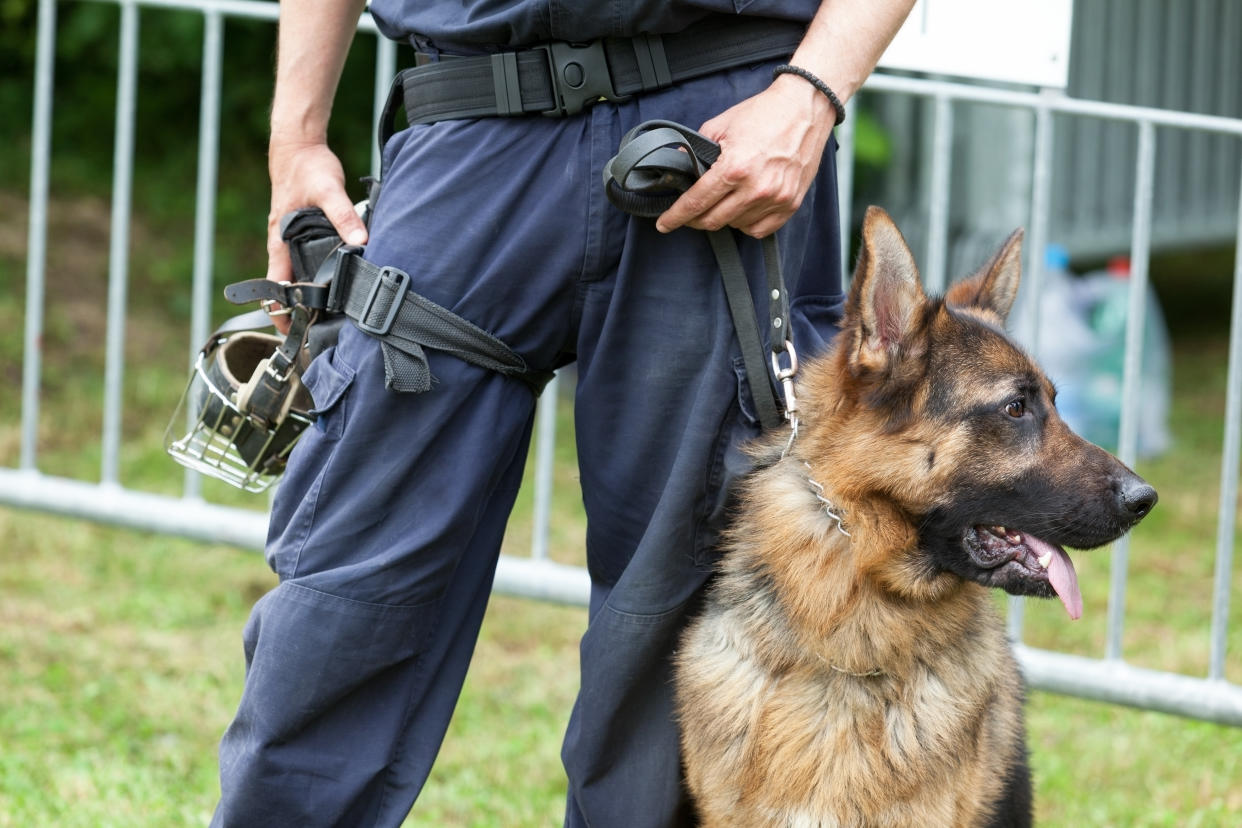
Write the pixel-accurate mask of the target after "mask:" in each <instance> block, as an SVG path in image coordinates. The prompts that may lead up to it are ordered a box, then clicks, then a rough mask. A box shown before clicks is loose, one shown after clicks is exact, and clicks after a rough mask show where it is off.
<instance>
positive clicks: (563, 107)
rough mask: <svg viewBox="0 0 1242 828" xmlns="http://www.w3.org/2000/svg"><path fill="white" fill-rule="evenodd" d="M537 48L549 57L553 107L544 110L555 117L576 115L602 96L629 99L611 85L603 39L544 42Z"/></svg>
mask: <svg viewBox="0 0 1242 828" xmlns="http://www.w3.org/2000/svg"><path fill="white" fill-rule="evenodd" d="M535 48H537V49H540V50H542V51H543V52H544V54H546V55H547V57H548V72H549V74H550V75H551V76H552V98H553V104H554V105H553V107H552V108H551V109H545V110H544V112H543V114H544V115H549V116H551V117H553V118H559V117H564V116H566V115H576V114H577V113H579V112H581V111H582V110H583V109H584V108H586V106H587V105H589V104H593V103H595V102H596V101H599V100H601V99H604V100H609V101H627V100H629V99H630V96H629V95H618V94H617V92H616V90H615V89H613V88H612V75H611V74H609V72H608V60H607V59H606V57H605V56H604V41H602V40H594V41H592V42H590V43H564V42H554V43H544V44H541V45H539V46H536V47H535Z"/></svg>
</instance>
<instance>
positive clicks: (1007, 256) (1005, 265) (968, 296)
mask: <svg viewBox="0 0 1242 828" xmlns="http://www.w3.org/2000/svg"><path fill="white" fill-rule="evenodd" d="M1021 280H1022V230H1021V229H1018V230H1014V231H1013V233H1011V234H1010V235H1009V238H1007V239H1005V243H1004V244H1003V245H1001V249H1000V252H998V253H997V254H996V255H995V256H993V257H992V261H990V262H988V263H987V265H985V266H984V268H983V269H982V270H980V271H979V272H978V273H976V274H975V275H974V276H972V277H970V278H969V279H965V280H963V281H961V282H958V283H957V284H955V285H954V286H953V287H951V288H949V292H948V293H947V294H945V297H944V298H945V301H946V302H948V303H949V304H950V305H952V306H953V307H956V308H970V307H974V308H981V309H983V310H990V311H992V312H993V313H995V314H996V315H997V316H999V317H1000V318H1001V321H1002V322H1004V321H1005V318H1006V317H1008V316H1009V310H1010V308H1012V307H1013V300H1014V299H1016V298H1017V297H1018V283H1019V282H1020V281H1021Z"/></svg>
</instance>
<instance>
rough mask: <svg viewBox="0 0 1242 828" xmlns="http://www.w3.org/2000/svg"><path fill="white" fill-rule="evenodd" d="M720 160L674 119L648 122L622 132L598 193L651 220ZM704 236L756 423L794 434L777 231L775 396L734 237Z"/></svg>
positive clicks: (769, 255) (767, 252) (767, 260)
mask: <svg viewBox="0 0 1242 828" xmlns="http://www.w3.org/2000/svg"><path fill="white" fill-rule="evenodd" d="M719 158H720V145H719V144H717V143H716V142H714V141H712V140H711V139H710V138H708V137H707V136H705V135H703V134H702V133H699V132H696V131H695V130H693V129H690V128H689V127H687V126H684V125H682V124H678V123H676V122H673V121H660V120H655V121H646V122H644V123H641V124H639V125H638V126H636V127H634V128H633V129H631V130H630V131H629V132H627V133H626V134H625V136H624V137H623V138H622V139H621V146H620V148H619V149H618V151H617V154H616V155H615V156H613V157H612V158H611V159H610V160H609V161H608V163H607V164H605V165H604V173H603V175H604V191H605V193H606V194H607V196H608V200H609V201H610V202H612V204H613V205H614V206H615V207H617V208H619V209H621V210H624V211H625V212H627V213H630V214H631V215H635V216H640V217H643V218H655V217H656V216H658V215H660V214H661V213H663V212H664V211H665V210H667V209H668V208H669V207H671V206H672V205H673V203H674V202H675V201H677V199H678V198H680V197H681V194H682V193H684V192H685V191H686V190H688V189H690V187H691V186H693V185H694V182H695V181H697V180H698V179H699V178H700V177H701V176H702V175H703V173H705V172H707V170H708V168H710V167H711V165H712V164H714V163H715V162H716V160H717V159H719ZM707 238H708V241H709V242H710V243H711V246H712V252H713V254H714V255H715V256H716V263H717V264H718V265H719V267H720V277H721V281H722V283H723V284H724V289H725V298H726V299H727V301H728V303H729V312H730V315H731V316H732V317H733V329H734V331H735V333H736V334H737V339H738V344H739V346H740V347H741V352H742V361H743V363H744V364H745V367H746V378H747V381H748V382H749V383H750V389H751V396H752V398H753V399H754V402H755V408H756V410H757V413H758V416H759V421H760V423H761V424H762V425H763V427H764V428H766V429H772V428H776V427H777V426H779V425H780V424H781V423H782V422H784V421H789V423H790V424H791V425H792V426H794V430H795V433H796V427H797V415H796V411H797V399H796V397H795V396H794V386H793V378H794V375H795V374H796V373H797V371H798V358H797V352H796V351H795V350H794V347H793V342H792V341H791V339H790V325H789V294H788V292H787V291H786V289H785V279H784V276H783V275H782V273H781V257H780V248H779V246H778V243H777V237H776V234H773V235H770V236H768V237H766V238H765V239H763V240H762V245H763V263H764V270H765V271H766V273H767V283H768V292H767V296H768V321H769V325H768V342H769V348H770V353H771V364H772V374H774V375H775V377H776V381H777V382H778V383H780V385H781V389H782V391H781V394H779V395H778V394H777V393H776V389H775V387H774V385H773V382H772V375H770V374H769V373H768V370H767V360H765V359H764V357H763V336H762V334H761V332H760V329H759V322H758V317H757V315H756V311H755V303H754V300H753V299H752V298H751V291H750V283H749V280H748V279H747V278H746V270H745V266H744V265H743V263H742V257H741V254H740V253H739V251H738V242H737V236H736V234H735V232H734V231H733V229H732V228H730V227H725V228H722V229H720V230H715V231H711V232H708V233H707ZM783 358H788V360H789V362H788V367H786V368H782V367H781V359H783ZM782 398H783V399H782ZM782 401H783V403H784V405H783V406H782Z"/></svg>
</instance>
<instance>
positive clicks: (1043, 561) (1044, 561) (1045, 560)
mask: <svg viewBox="0 0 1242 828" xmlns="http://www.w3.org/2000/svg"><path fill="white" fill-rule="evenodd" d="M1050 563H1052V553H1051V552H1045V553H1044V554H1042V555H1040V556H1039V565H1040V566H1042V567H1043V568H1044V569H1047V568H1048V564H1050Z"/></svg>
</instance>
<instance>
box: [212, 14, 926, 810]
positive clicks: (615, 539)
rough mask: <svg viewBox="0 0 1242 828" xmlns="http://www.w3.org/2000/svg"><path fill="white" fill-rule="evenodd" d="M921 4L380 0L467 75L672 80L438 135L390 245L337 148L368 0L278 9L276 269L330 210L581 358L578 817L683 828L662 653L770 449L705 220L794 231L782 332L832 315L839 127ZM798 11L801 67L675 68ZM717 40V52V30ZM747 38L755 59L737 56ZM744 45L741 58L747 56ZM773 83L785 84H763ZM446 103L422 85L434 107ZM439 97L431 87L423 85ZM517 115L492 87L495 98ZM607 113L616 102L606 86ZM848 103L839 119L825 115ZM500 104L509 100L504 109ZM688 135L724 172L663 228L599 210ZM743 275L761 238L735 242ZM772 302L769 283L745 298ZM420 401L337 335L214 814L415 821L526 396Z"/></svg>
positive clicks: (390, 227) (387, 200) (397, 214)
mask: <svg viewBox="0 0 1242 828" xmlns="http://www.w3.org/2000/svg"><path fill="white" fill-rule="evenodd" d="M911 4H912V0H883V2H880V1H878V0H824V2H822V4H821V3H819V2H817V0H753V2H750V3H741V2H737V3H727V2H722V0H667V2H658V3H657V2H647V3H624V4H622V3H607V4H606V3H600V2H589V1H588V0H507V2H502V3H501V2H489V0H465V2H462V0H427V1H426V2H418V3H415V2H402V1H401V0H373V2H372V4H371V12H372V14H373V16H374V17H375V20H376V21H377V23H378V24H379V26H380V28H381V30H382V31H383V33H384V34H385V35H387V36H389V37H391V38H394V39H396V40H399V41H405V42H411V43H413V44H414V45H415V46H416V47H417V49H418V50H419V51H420V52H421V53H423V54H425V55H427V56H428V57H427V58H425V60H429V61H431V62H438V63H442V64H443V65H444V66H446V67H448V66H450V64H451V63H452V62H453V61H455V60H460V59H462V57H463V56H477V55H498V56H499V57H497V58H495V60H496V61H497V62H499V63H503V62H504V61H505V60H508V59H509V58H507V57H506V56H507V55H509V54H511V53H518V52H519V50H522V49H524V48H527V47H531V46H533V45H535V44H541V43H548V42H561V43H575V44H583V43H590V42H592V41H596V40H598V39H600V38H611V39H613V40H612V43H611V46H610V48H611V47H615V46H616V44H617V43H618V42H620V43H622V45H624V44H625V39H632V40H633V41H638V42H637V44H636V45H634V47H633V48H634V49H635V51H636V53H639V54H641V55H643V56H650V55H652V54H653V53H654V54H656V55H657V57H656V59H655V60H653V61H651V64H650V65H653V66H655V67H656V68H655V72H656V81H657V82H656V83H654V84H652V86H653V87H657V88H651V89H650V90H648V91H645V92H642V93H640V94H635V95H632V96H630V97H628V98H627V99H625V100H620V101H603V102H599V103H594V105H591V106H587V107H586V108H584V109H583V110H582V111H581V112H577V113H575V114H565V115H564V116H563V117H541V116H539V115H526V116H517V117H515V116H513V115H512V114H510V115H502V114H499V113H498V114H496V116H495V117H488V116H487V115H484V116H482V117H468V118H466V117H458V116H457V115H456V114H455V113H451V112H450V113H449V117H445V118H443V119H430V120H428V121H426V122H422V123H416V124H415V125H414V126H412V127H409V128H407V129H404V130H403V131H401V132H399V133H397V134H396V135H395V136H394V137H393V138H392V139H391V140H389V141H388V143H387V145H386V146H385V148H384V154H383V170H384V172H383V188H382V191H381V193H380V195H379V198H378V201H377V203H376V204H375V205H374V214H373V217H372V219H371V222H370V232H369V237H368V231H367V229H366V228H364V227H363V225H362V223H361V222H360V221H359V220H358V217H357V216H356V215H355V213H354V211H353V209H352V205H351V203H350V199H349V198H348V196H347V195H346V192H345V187H344V173H343V170H342V167H341V164H340V162H339V161H338V160H337V158H336V156H335V155H334V154H333V153H332V152H331V150H330V149H329V148H328V146H327V144H326V127H327V123H328V119H329V113H330V109H331V103H332V99H333V95H334V94H335V91H336V86H337V82H338V79H339V77H340V72H341V67H342V64H343V62H344V59H345V55H346V52H347V50H348V47H349V43H350V41H351V38H352V34H353V32H354V30H355V23H356V21H357V18H358V16H359V14H360V13H361V10H362V6H363V3H362V2H360V0H284V2H283V3H282V9H281V19H280V35H279V58H278V63H277V73H276V93H275V99H274V102H273V106H272V134H271V143H270V158H269V165H270V172H271V178H272V204H271V214H270V217H269V241H268V254H269V266H268V276H269V278H272V279H277V280H281V279H288V278H289V275H290V265H289V259H288V255H287V253H286V251H285V247H284V245H283V243H282V242H281V240H280V237H279V230H278V222H279V219H280V217H281V216H282V215H284V214H285V213H287V212H289V211H291V210H293V209H295V208H299V207H304V206H308V205H316V206H319V207H321V208H322V209H323V210H324V211H325V213H326V214H327V216H328V217H329V218H330V219H331V221H332V222H333V223H334V225H335V226H336V227H337V229H338V230H339V231H340V233H341V235H342V237H343V238H345V239H346V240H347V241H349V242H352V243H356V244H363V243H365V244H366V254H365V255H366V258H367V259H368V260H369V261H372V262H375V263H378V264H382V265H392V266H395V267H399V268H401V269H402V270H404V271H406V272H408V273H409V274H410V276H411V285H410V290H413V291H416V292H418V293H421V294H423V295H424V296H426V297H428V298H430V299H431V300H433V301H435V302H438V303H439V304H441V305H444V306H446V307H448V308H450V309H451V310H453V311H454V312H456V313H458V314H460V315H461V316H463V317H465V318H466V319H469V320H470V321H472V322H473V323H475V324H476V325H478V326H480V327H482V328H484V329H485V330H487V331H489V332H491V333H493V334H495V335H496V336H498V337H499V338H500V339H501V340H503V341H504V342H506V343H507V344H508V345H509V346H510V347H511V348H512V349H513V350H515V351H516V352H518V353H519V354H521V355H522V356H523V357H524V358H525V360H526V361H527V363H528V364H529V365H530V366H531V367H533V368H536V369H539V370H550V369H555V368H559V367H562V366H564V365H566V364H568V363H570V362H576V364H577V373H578V383H577V391H576V404H575V417H576V432H577V440H578V455H579V462H580V464H581V483H582V491H583V499H584V502H585V507H586V513H587V518H588V530H587V538H586V551H587V563H588V569H589V571H590V576H591V584H592V590H591V601H590V613H589V617H590V622H589V626H588V629H587V630H586V632H585V635H584V637H583V640H582V646H581V690H580V693H579V696H578V700H577V703H576V704H575V706H574V710H573V712H572V715H571V719H570V724H569V728H568V732H567V734H566V736H565V742H564V749H563V758H564V762H565V767H566V771H567V773H568V777H569V799H568V805H567V811H566V818H565V822H566V825H573V826H578V825H586V824H590V825H593V826H613V825H616V826H626V827H627V828H632V827H633V826H646V825H651V826H663V825H673V824H688V823H689V822H690V820H692V811H691V809H690V806H689V805H688V804H687V803H686V802H685V798H684V794H683V792H682V787H681V782H680V778H679V759H678V749H677V734H676V727H675V724H674V722H673V721H672V719H671V698H670V696H671V694H670V686H669V685H670V682H669V675H670V670H669V656H670V652H671V651H672V650H673V648H674V646H675V642H676V636H677V634H678V631H679V630H680V628H681V627H682V624H683V622H684V620H685V618H686V616H687V613H688V612H690V611H691V610H692V608H693V599H694V597H695V595H696V593H697V592H698V590H699V588H700V587H701V585H702V584H703V582H704V580H705V579H706V577H707V575H708V574H709V572H710V570H711V564H712V559H713V550H714V549H715V547H716V541H717V537H718V533H719V531H720V528H721V525H722V522H723V520H724V518H725V516H726V512H727V509H726V502H725V501H726V497H727V492H728V489H729V485H730V482H731V481H732V480H734V479H735V478H736V476H737V475H739V474H741V473H743V472H744V471H745V470H746V465H747V461H746V459H745V457H744V455H743V454H742V453H741V452H740V451H739V449H738V446H739V444H740V443H742V442H744V441H745V440H746V439H748V438H751V437H754V436H755V435H756V434H757V433H758V431H759V425H758V423H757V421H756V415H755V407H754V402H753V397H752V395H751V389H750V387H749V382H748V380H747V376H746V372H745V370H744V369H743V367H742V364H741V360H740V358H739V351H738V346H737V344H736V342H737V340H736V336H735V334H734V331H733V324H732V321H731V319H730V316H729V311H728V308H727V305H726V300H725V297H724V295H723V292H722V290H721V287H720V275H719V270H718V267H717V264H716V260H715V259H714V258H713V255H712V252H711V248H710V246H709V245H708V243H707V241H706V240H705V236H704V234H702V233H699V232H696V229H717V228H721V227H724V226H732V227H735V228H737V229H738V230H740V231H742V233H744V234H748V235H750V236H754V237H763V236H766V235H769V234H771V233H773V232H775V231H776V230H777V229H778V228H781V233H780V240H781V249H782V251H783V269H784V274H785V278H786V280H787V284H788V288H789V295H790V297H791V301H792V309H791V323H792V326H793V327H792V332H793V337H794V341H795V342H796V343H797V346H798V349H799V350H800V351H801V352H803V353H804V354H807V353H813V352H814V351H816V350H818V349H819V348H822V347H823V345H824V342H825V340H826V339H827V338H828V337H830V336H831V334H832V333H833V331H834V329H833V325H834V323H835V321H836V319H837V316H838V313H839V310H840V307H839V305H840V301H841V294H840V284H841V274H840V273H839V266H838V262H839V261H840V244H841V240H840V238H839V233H838V230H837V228H838V211H837V202H836V180H835V168H834V164H833V158H832V152H831V150H832V149H834V148H835V144H833V143H832V128H833V125H834V124H835V123H836V122H837V121H838V119H839V118H840V116H841V115H842V114H843V113H841V112H838V111H837V105H838V104H840V103H841V102H844V101H847V100H849V98H850V97H851V95H852V94H853V93H854V92H855V91H856V90H857V89H858V87H859V85H860V84H861V83H862V81H863V80H864V78H865V77H866V76H867V75H868V73H869V72H870V71H871V69H872V68H873V66H874V64H875V62H876V61H877V60H878V58H879V55H880V54H881V52H882V51H883V49H884V47H885V46H886V45H887V43H888V42H889V40H890V39H891V38H892V36H893V34H894V33H895V31H896V29H897V28H898V26H899V25H900V23H901V21H902V20H903V19H904V17H905V15H906V13H907V12H908V9H909V6H910V5H911ZM791 23H792V24H793V29H794V32H795V36H794V38H793V39H792V40H791V42H790V44H789V49H788V52H789V53H788V54H785V55H783V56H781V57H780V58H775V59H774V58H763V59H755V58H754V57H748V56H747V55H745V54H732V55H728V56H727V58H728V59H727V60H726V61H725V63H726V64H727V65H725V66H724V67H723V68H719V69H717V70H715V71H711V72H709V73H707V74H702V73H699V74H696V75H695V76H693V77H688V78H686V79H682V80H678V79H676V78H672V79H670V78H669V77H668V76H667V75H668V73H667V72H665V69H664V65H663V60H664V57H663V56H664V55H665V54H667V55H668V63H669V65H670V66H673V74H676V70H677V67H676V66H674V65H673V64H675V63H676V57H677V55H681V54H688V55H690V56H692V57H693V56H696V55H701V54H711V53H712V51H713V49H714V48H715V46H716V44H718V43H720V42H722V39H727V38H729V37H732V39H734V40H737V39H738V38H737V37H736V34H737V32H738V31H744V32H749V30H747V29H744V28H743V29H738V28H737V27H748V26H749V27H755V30H756V31H758V30H760V29H762V30H764V31H770V30H772V29H773V28H779V27H780V26H782V25H783V26H786V27H788V26H790V24H791ZM722 33H723V34H722ZM748 37H749V35H748V34H744V36H743V37H742V38H741V39H742V40H747V39H748ZM734 51H735V52H736V49H735V50H734ZM778 64H789V65H791V66H794V67H797V70H796V71H794V70H785V71H783V72H782V73H780V74H776V75H774V74H773V69H774V67H776V66H777V65H778ZM430 93H431V89H430V87H428V94H430ZM412 97H414V98H416V99H417V98H418V97H419V90H418V89H417V88H415V90H414V93H413V95H412ZM497 97H498V99H499V98H503V97H504V95H503V94H501V93H498V95H497ZM618 97H619V96H618ZM834 101H835V103H834ZM502 108H503V102H502ZM657 118H658V119H667V120H673V121H677V122H680V123H684V124H687V125H689V126H700V125H701V130H702V132H704V133H705V134H706V135H707V136H708V137H710V138H712V139H713V140H715V141H717V142H718V143H719V144H720V145H721V147H722V154H721V157H720V160H719V161H718V162H717V163H716V164H715V165H714V166H713V167H712V168H711V169H710V170H709V171H708V172H707V173H706V174H705V175H703V177H702V178H701V179H699V181H698V182H697V183H696V184H695V185H694V186H693V187H692V188H691V189H690V190H688V191H687V192H686V193H685V194H684V195H683V196H682V197H681V198H680V199H679V200H678V201H677V202H676V203H675V204H674V205H673V206H672V207H671V208H670V209H668V211H667V212H666V213H664V214H663V215H662V216H660V217H659V218H658V220H656V221H655V222H652V221H650V220H645V219H637V218H632V217H630V216H627V215H625V214H624V213H622V212H621V211H619V210H617V209H615V208H614V207H612V206H611V205H610V204H608V203H607V201H606V199H605V197H604V193H603V191H602V188H601V187H600V184H599V181H600V171H601V169H602V167H603V165H604V164H605V162H606V161H607V160H608V159H609V158H610V157H611V156H612V155H613V154H614V153H615V152H616V151H617V147H618V143H619V141H620V139H621V137H622V136H623V135H624V134H625V133H626V132H627V131H628V130H629V129H630V128H631V127H633V126H634V125H636V124H638V123H641V122H643V121H646V120H650V119H657ZM741 247H742V252H743V256H744V258H745V260H746V262H747V265H748V272H749V273H751V274H761V273H762V258H761V255H760V253H759V250H758V248H759V245H758V243H754V242H748V240H745V239H743V240H742V245H741ZM752 281H753V282H754V285H753V289H754V291H755V294H756V299H757V302H758V303H760V304H759V307H760V308H762V307H763V306H764V305H763V304H762V303H763V302H766V298H765V297H763V296H762V295H761V290H762V288H761V283H762V281H763V280H762V278H761V277H760V278H757V279H753V280H752ZM429 359H430V367H431V370H432V373H433V375H434V376H435V383H434V385H433V387H432V388H431V390H430V391H427V392H425V393H418V394H413V393H398V392H396V391H393V390H391V389H389V388H387V387H386V386H385V371H384V363H383V358H382V355H381V348H380V343H379V342H378V341H377V340H376V339H375V338H373V337H371V336H369V335H367V334H366V333H364V332H362V331H360V330H358V329H357V328H355V327H353V326H351V325H346V326H345V327H344V329H343V330H342V333H341V336H340V340H339V342H338V344H337V345H336V346H335V347H334V348H332V349H330V350H328V351H327V352H326V353H324V354H323V355H321V356H320V357H319V358H317V359H316V360H315V361H314V362H313V363H312V365H311V367H310V368H309V369H308V370H307V372H306V375H305V378H304V379H305V382H306V384H307V386H308V388H309V389H310V390H311V393H312V395H313V397H314V401H315V408H316V410H317V412H318V415H319V417H318V420H317V422H316V427H315V428H314V429H312V430H310V431H309V432H308V434H307V436H305V437H304V438H303V440H302V441H301V442H300V443H299V445H298V446H297V448H296V450H295V452H294V454H293V456H292V458H291V459H290V463H289V467H288V471H287V472H286V475H285V478H284V481H283V483H282V486H281V488H280V491H279V494H278V496H277V498H276V501H275V504H274V506H273V509H272V518H271V527H270V530H269V537H268V544H267V558H268V562H269V564H270V565H271V567H272V568H273V569H274V570H275V572H276V573H277V574H278V575H279V576H280V584H279V585H278V586H277V587H276V588H275V589H274V590H273V591H272V592H270V593H269V594H267V595H266V596H264V597H263V598H262V599H260V601H259V602H258V603H257V604H256V605H255V607H254V610H253V613H252V615H251V618H250V621H249V623H248V624H247V626H246V629H245V632H244V640H245V654H246V660H247V674H246V683H245V688H244V691H243V694H242V699H241V703H240V707H239V710H238V712H237V716H236V718H235V720H234V721H233V723H232V724H231V725H230V727H229V728H228V731H227V732H226V733H225V735H224V739H223V741H222V743H221V747H220V778H221V787H222V798H221V801H220V804H219V806H218V808H217V811H216V814H215V819H214V821H213V824H215V825H264V826H267V825H291V826H292V825H297V826H312V825H343V826H361V825H398V824H400V823H401V822H402V820H403V819H404V818H405V816H406V814H407V813H408V811H409V810H410V808H411V806H412V804H413V802H414V800H415V797H416V796H417V795H418V792H419V789H420V787H421V786H422V784H423V781H424V780H425V778H426V776H427V774H428V772H429V770H430V768H431V764H432V761H433V759H434V757H435V755H436V752H437V750H438V748H439V745H440V741H441V739H442V738H443V734H444V731H445V728H446V727H447V725H448V721H449V718H450V715H451V712H452V709H453V706H454V704H455V702H456V699H457V695H458V693H459V690H460V687H461V682H462V680H463V677H464V675H465V672H466V668H467V665H468V662H469V660H470V655H471V652H472V650H473V647H474V643H475V638H476V635H477V632H478V627H479V623H480V620H481V618H482V615H483V611H484V607H485V604H486V601H487V598H488V594H489V591H490V588H491V584H492V577H493V574H494V571H495V566H496V560H497V555H498V550H499V547H500V541H501V537H502V534H503V531H504V525H505V521H506V519H507V517H508V513H509V510H510V508H511V506H512V503H513V499H514V496H515V494H516V492H517V489H518V483H519V480H520V477H521V474H522V469H523V466H524V459H525V454H526V450H527V446H528V442H529V437H530V432H531V424H532V419H533V412H534V405H535V398H534V395H533V394H532V392H531V389H530V387H529V386H528V385H526V384H523V383H522V382H519V381H516V380H514V379H512V378H510V377H505V376H501V375H500V374H498V373H495V372H491V371H488V370H486V369H484V368H480V367H477V366H474V365H471V364H467V363H466V362H463V361H460V360H457V359H455V358H453V357H452V356H450V355H447V354H444V353H437V352H431V353H430V356H429Z"/></svg>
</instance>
